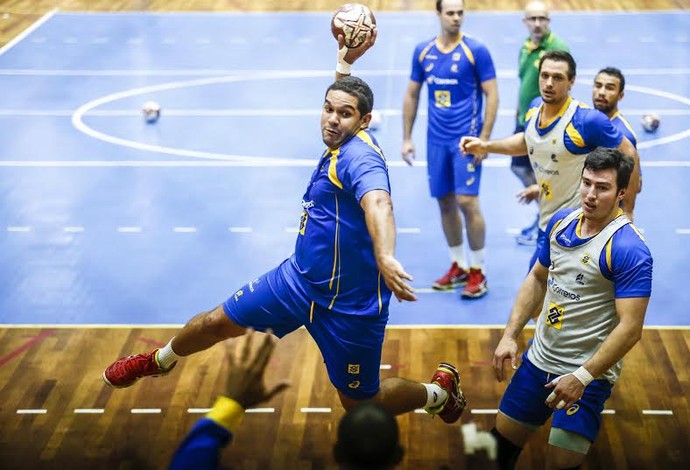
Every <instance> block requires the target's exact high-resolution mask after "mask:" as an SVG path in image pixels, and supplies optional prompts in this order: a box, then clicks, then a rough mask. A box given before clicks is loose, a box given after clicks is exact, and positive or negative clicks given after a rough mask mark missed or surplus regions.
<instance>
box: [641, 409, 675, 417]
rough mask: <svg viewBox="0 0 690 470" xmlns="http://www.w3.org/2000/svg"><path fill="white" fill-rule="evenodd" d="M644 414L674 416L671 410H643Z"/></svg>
mask: <svg viewBox="0 0 690 470" xmlns="http://www.w3.org/2000/svg"><path fill="white" fill-rule="evenodd" d="M642 414H643V415H646V416H673V411H671V410H642Z"/></svg>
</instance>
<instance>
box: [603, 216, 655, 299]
mask: <svg viewBox="0 0 690 470" xmlns="http://www.w3.org/2000/svg"><path fill="white" fill-rule="evenodd" d="M599 266H600V268H601V272H602V274H603V275H604V277H606V278H607V279H609V280H612V281H613V285H614V295H615V297H616V298H617V299H625V298H630V297H649V296H650V295H652V268H653V260H652V254H651V253H650V251H649V248H648V247H647V244H646V243H645V242H644V240H643V239H642V237H641V236H640V235H639V234H638V233H637V231H636V229H635V228H634V227H633V226H631V225H626V226H625V227H623V228H622V229H620V230H618V231H617V232H616V233H614V234H613V240H612V241H611V270H609V268H608V264H607V263H606V250H603V252H602V256H601V258H600V259H599Z"/></svg>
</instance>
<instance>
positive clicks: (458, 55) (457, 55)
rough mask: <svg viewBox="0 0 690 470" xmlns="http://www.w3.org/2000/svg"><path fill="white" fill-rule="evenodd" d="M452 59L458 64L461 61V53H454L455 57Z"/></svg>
mask: <svg viewBox="0 0 690 470" xmlns="http://www.w3.org/2000/svg"><path fill="white" fill-rule="evenodd" d="M451 58H452V59H453V62H458V61H459V60H460V53H459V52H453V56H452V57H451Z"/></svg>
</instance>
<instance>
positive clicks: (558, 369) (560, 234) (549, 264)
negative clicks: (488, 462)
mask: <svg viewBox="0 0 690 470" xmlns="http://www.w3.org/2000/svg"><path fill="white" fill-rule="evenodd" d="M634 171H635V170H634V162H633V160H632V159H631V158H629V157H627V156H625V155H623V153H622V152H620V151H619V150H617V149H608V148H603V147H599V148H597V149H595V150H594V151H592V152H591V153H590V154H589V155H588V156H587V157H586V159H585V162H584V169H583V170H582V173H581V182H580V186H579V191H578V193H579V197H580V204H579V207H578V208H577V209H562V210H559V211H557V212H556V213H555V214H554V215H553V217H551V219H550V220H549V222H548V224H547V227H546V233H547V234H548V241H547V243H546V244H545V245H542V246H541V248H540V250H539V259H538V260H537V262H536V263H535V265H534V267H533V268H532V270H531V271H530V273H529V275H528V276H527V278H526V279H525V281H524V282H523V284H522V287H521V288H520V292H519V293H518V296H517V299H516V301H515V305H514V307H513V311H512V313H511V315H510V320H509V321H508V324H507V326H506V329H505V331H504V333H503V337H502V338H501V340H500V342H499V344H498V346H497V347H496V351H495V352H494V357H493V364H492V365H493V368H494V372H495V374H496V378H497V380H498V381H499V382H501V381H503V379H504V378H505V375H504V370H503V369H504V362H505V361H510V364H511V366H512V368H513V369H517V370H516V372H515V374H514V375H513V377H512V378H511V380H510V383H509V385H508V388H507V389H506V391H505V393H504V395H503V398H502V400H501V403H500V406H499V412H498V414H497V416H496V426H495V428H494V429H493V430H492V433H493V434H494V436H495V437H496V439H497V442H498V462H499V467H500V468H501V469H502V470H503V469H512V468H514V467H515V464H516V462H517V460H518V457H519V455H520V452H521V451H522V448H523V447H524V446H525V444H526V443H527V442H528V440H529V439H530V438H531V437H532V436H533V435H534V434H535V432H536V431H537V429H538V428H539V427H540V426H541V425H543V424H544V423H545V422H546V421H547V420H548V419H549V417H551V416H553V418H552V421H551V431H550V435H549V445H548V448H547V451H546V468H563V469H568V468H579V466H580V465H582V463H584V461H585V457H586V455H587V453H588V451H589V448H590V446H591V444H592V442H594V440H595V439H596V436H597V433H598V432H599V427H600V425H601V412H602V411H603V409H604V404H605V402H606V400H607V399H608V398H609V396H610V395H611V390H612V388H613V384H614V383H615V382H616V380H617V379H618V377H619V375H620V372H621V367H622V361H623V357H624V356H625V355H626V353H627V352H628V351H629V350H630V349H631V348H632V347H633V346H634V345H635V344H636V343H637V342H638V341H639V340H640V337H641V335H642V326H643V323H644V317H645V313H646V311H647V305H648V303H649V298H650V295H651V292H652V268H653V260H652V255H651V254H650V252H649V248H648V247H647V245H646V243H645V241H644V239H643V238H642V235H641V234H640V232H639V231H638V230H637V228H635V226H634V225H633V224H632V223H631V221H630V219H628V217H627V216H626V215H625V214H624V213H623V211H622V210H621V209H620V207H619V206H620V202H621V201H622V200H623V199H624V198H625V194H626V192H627V191H636V190H637V188H629V186H628V185H629V182H630V180H631V176H632V174H634ZM535 311H539V312H540V313H539V317H538V319H537V325H536V329H535V332H534V340H533V341H532V343H531V345H530V347H529V349H528V350H527V352H525V353H524V354H523V355H522V364H521V365H520V367H519V368H518V367H517V362H518V361H517V358H518V344H517V338H518V337H519V335H520V333H521V332H522V330H523V328H524V327H525V325H526V324H527V322H528V321H529V319H530V317H531V316H532V314H533V313H534V312H535Z"/></svg>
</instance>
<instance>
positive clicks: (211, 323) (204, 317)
mask: <svg viewBox="0 0 690 470" xmlns="http://www.w3.org/2000/svg"><path fill="white" fill-rule="evenodd" d="M200 316H201V318H200V328H201V330H202V331H203V333H205V334H207V335H210V336H215V337H217V338H218V340H219V341H221V340H224V339H227V338H231V337H235V336H240V335H242V334H243V333H244V332H245V330H246V329H245V328H244V327H241V326H239V325H237V324H236V323H235V322H233V321H232V320H230V318H229V317H228V316H227V314H226V313H225V310H224V309H223V306H222V305H220V306H218V307H216V308H214V309H213V310H211V311H210V312H206V313H202V314H201V315H200Z"/></svg>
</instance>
